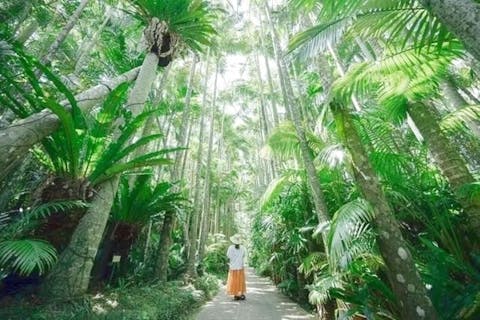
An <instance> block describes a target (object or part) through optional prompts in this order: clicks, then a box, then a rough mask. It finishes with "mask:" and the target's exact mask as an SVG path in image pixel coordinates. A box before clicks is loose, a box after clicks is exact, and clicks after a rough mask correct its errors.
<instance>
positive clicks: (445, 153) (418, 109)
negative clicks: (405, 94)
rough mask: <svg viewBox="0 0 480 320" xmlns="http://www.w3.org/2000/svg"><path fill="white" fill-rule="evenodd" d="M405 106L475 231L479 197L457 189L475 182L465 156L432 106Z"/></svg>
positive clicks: (478, 227)
mask: <svg viewBox="0 0 480 320" xmlns="http://www.w3.org/2000/svg"><path fill="white" fill-rule="evenodd" d="M408 110H409V112H410V114H411V116H412V118H413V120H414V121H415V123H416V125H417V126H418V129H419V130H420V132H421V134H422V136H423V137H424V138H425V141H426V142H427V144H428V147H429V149H430V152H431V153H432V156H433V159H434V160H435V162H436V163H437V165H438V167H439V168H440V170H441V171H442V173H443V175H444V176H445V178H447V180H448V182H449V183H450V186H451V187H452V189H453V191H454V194H455V197H456V199H457V201H458V202H459V203H460V204H461V206H462V207H463V209H464V210H465V214H466V216H467V219H468V220H469V222H470V223H469V227H470V228H471V230H472V232H473V234H477V233H478V230H480V197H479V196H475V197H473V198H469V197H468V196H466V195H462V192H460V191H461V189H462V187H464V186H465V185H467V184H470V183H473V182H475V179H474V178H473V176H472V174H471V173H470V171H469V170H468V167H467V164H466V163H465V160H464V159H463V158H462V156H461V155H460V152H459V151H458V149H457V148H456V146H455V145H453V144H452V143H451V142H450V141H449V140H448V138H447V137H446V136H445V134H444V133H443V132H442V130H441V129H440V126H439V124H438V119H439V117H438V114H437V112H436V110H435V109H434V108H433V107H432V106H429V105H426V104H423V103H416V104H413V105H411V106H409V108H408ZM477 238H478V237H477Z"/></svg>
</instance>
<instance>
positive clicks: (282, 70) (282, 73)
mask: <svg viewBox="0 0 480 320" xmlns="http://www.w3.org/2000/svg"><path fill="white" fill-rule="evenodd" d="M264 9H265V15H266V17H267V21H268V25H269V28H270V36H271V39H272V44H273V51H274V54H275V61H276V62H277V72H278V77H279V78H280V87H281V89H282V96H283V103H284V107H285V112H286V114H287V119H290V113H291V110H290V107H291V105H290V103H289V102H288V99H287V98H286V97H287V95H288V93H287V90H288V89H287V83H286V78H287V77H288V74H287V72H288V69H287V68H286V67H285V62H284V60H283V53H282V50H281V48H280V43H279V39H278V34H277V31H276V28H275V24H274V23H273V20H272V17H271V14H270V8H269V7H268V4H267V3H266V2H265V5H264Z"/></svg>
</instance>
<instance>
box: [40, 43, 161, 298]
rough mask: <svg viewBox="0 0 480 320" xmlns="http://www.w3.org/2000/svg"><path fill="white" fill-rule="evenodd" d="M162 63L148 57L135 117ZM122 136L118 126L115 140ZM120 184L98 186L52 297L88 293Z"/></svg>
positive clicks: (52, 283) (134, 100)
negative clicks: (159, 64) (93, 269)
mask: <svg viewBox="0 0 480 320" xmlns="http://www.w3.org/2000/svg"><path fill="white" fill-rule="evenodd" d="M158 60H159V59H158V56H157V55H156V54H155V53H152V52H150V53H147V55H146V56H145V59H144V61H143V64H142V67H141V69H140V73H139V75H138V79H137V81H136V82H135V86H134V87H133V89H132V91H131V92H130V94H129V98H128V101H127V108H129V109H130V110H131V112H132V116H133V117H136V116H138V115H139V114H140V113H141V111H142V109H143V105H144V104H145V101H146V100H147V97H148V93H149V91H150V87H151V85H152V83H153V81H154V80H155V74H156V70H157V65H158ZM119 122H120V121H119ZM119 134H120V132H119V129H118V127H117V131H116V132H115V134H114V136H115V138H116V137H118V136H119ZM119 181H120V176H119V175H117V176H114V177H113V178H111V179H109V180H107V181H105V182H104V183H101V184H100V185H99V186H97V188H96V189H97V193H96V195H95V196H94V198H93V200H92V202H91V204H90V206H89V207H88V209H87V213H86V214H85V215H84V216H83V218H82V219H81V220H80V223H79V225H78V227H77V229H76V230H75V232H74V233H73V235H72V240H71V241H70V244H69V246H68V247H67V249H65V251H64V253H63V254H62V255H61V256H60V258H59V260H58V262H57V264H56V265H55V267H54V268H53V270H52V272H51V273H50V274H49V276H48V277H47V279H46V281H45V287H44V292H45V293H46V294H48V295H49V296H50V297H52V298H62V299H68V298H71V297H74V296H78V295H81V294H83V293H85V292H86V290H87V288H88V285H89V281H90V272H91V270H92V267H93V261H94V259H95V256H96V254H97V251H98V247H99V245H100V242H101V240H102V235H103V232H104V230H105V226H106V223H107V220H108V217H109V215H110V209H111V207H112V204H113V200H114V197H115V194H116V192H117V189H118V184H119Z"/></svg>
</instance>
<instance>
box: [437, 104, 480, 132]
mask: <svg viewBox="0 0 480 320" xmlns="http://www.w3.org/2000/svg"><path fill="white" fill-rule="evenodd" d="M479 119H480V105H472V106H466V107H463V108H460V109H458V110H455V111H454V112H451V113H450V114H448V115H446V116H445V117H444V118H443V119H442V120H441V121H440V126H441V128H442V130H444V131H446V132H458V131H465V129H466V124H467V123H469V122H475V121H478V120H479Z"/></svg>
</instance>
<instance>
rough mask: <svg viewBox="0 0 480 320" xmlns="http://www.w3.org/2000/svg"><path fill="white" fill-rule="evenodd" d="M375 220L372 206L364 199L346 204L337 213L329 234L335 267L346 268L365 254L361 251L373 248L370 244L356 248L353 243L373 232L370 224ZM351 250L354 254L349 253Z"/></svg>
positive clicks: (330, 249) (331, 254) (358, 245)
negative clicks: (357, 256)
mask: <svg viewBox="0 0 480 320" xmlns="http://www.w3.org/2000/svg"><path fill="white" fill-rule="evenodd" d="M373 219H374V213H373V210H372V208H371V207H370V204H369V203H368V202H367V201H366V200H364V199H362V198H358V199H356V200H353V201H351V202H348V203H346V204H344V205H343V206H342V207H341V208H340V209H338V210H337V212H335V214H334V216H333V218H332V221H331V225H330V231H329V233H328V247H329V251H330V257H331V258H332V262H334V264H335V265H342V266H345V265H347V264H348V263H349V262H350V261H352V259H354V258H355V256H356V255H358V254H359V253H360V252H363V251H362V250H360V249H365V248H371V245H368V244H367V245H365V244H357V245H356V247H355V246H353V243H354V242H355V240H356V239H359V238H361V237H364V236H365V234H366V233H367V232H369V231H370V230H371V225H370V222H371V221H372V220H373ZM350 249H352V252H349V251H350ZM352 253H355V254H356V255H355V256H354V255H352Z"/></svg>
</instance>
